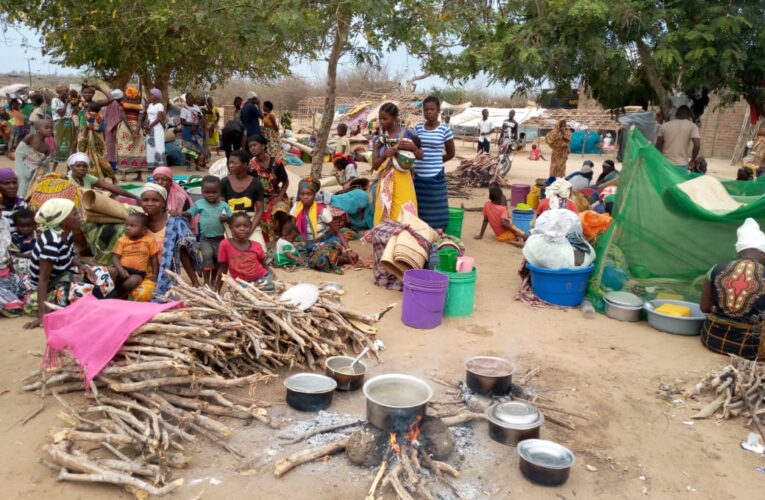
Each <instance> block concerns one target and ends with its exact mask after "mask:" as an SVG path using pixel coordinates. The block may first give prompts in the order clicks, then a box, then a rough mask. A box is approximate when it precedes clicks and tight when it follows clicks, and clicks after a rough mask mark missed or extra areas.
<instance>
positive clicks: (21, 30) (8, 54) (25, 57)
mask: <svg viewBox="0 0 765 500" xmlns="http://www.w3.org/2000/svg"><path fill="white" fill-rule="evenodd" d="M25 40H26V44H25ZM0 52H2V54H3V55H2V57H0V73H10V72H12V71H17V72H24V73H26V72H27V71H28V68H31V71H32V74H76V73H78V69H77V68H68V67H65V66H59V65H57V64H54V63H52V62H51V61H50V59H49V58H47V57H45V56H43V55H42V43H41V42H40V37H39V36H38V35H37V33H36V32H35V31H34V30H31V29H29V28H26V27H18V28H10V29H8V31H7V32H5V33H2V32H0ZM382 64H383V65H384V66H387V67H388V68H389V70H390V73H391V74H403V80H407V79H408V78H411V77H412V76H414V75H416V74H418V73H419V70H420V66H419V63H418V61H417V60H416V59H415V58H413V57H410V56H409V55H408V54H407V51H406V50H405V49H399V50H397V51H395V52H391V53H389V54H387V56H386V57H385V58H384V59H383V61H382ZM353 66H354V64H353V63H352V62H351V61H347V60H346V61H343V60H341V61H340V69H339V72H340V73H341V74H342V71H343V69H346V68H347V69H352V68H353ZM326 67H327V65H326V63H325V62H323V61H317V62H304V63H301V64H298V65H296V66H295V67H293V72H294V73H295V74H296V75H298V76H301V77H304V78H306V79H309V80H318V81H321V80H323V79H324V75H326ZM434 86H435V87H446V86H449V84H448V82H446V81H445V80H443V79H441V78H436V77H430V78H426V79H424V80H420V81H418V82H417V87H418V88H419V89H430V88H432V87H434ZM461 86H462V87H465V88H466V89H473V88H476V89H488V90H489V91H490V92H493V93H495V94H509V93H511V92H512V87H506V86H504V85H499V84H490V82H489V81H488V79H486V78H477V79H474V80H471V81H469V82H466V83H465V84H463V85H461Z"/></svg>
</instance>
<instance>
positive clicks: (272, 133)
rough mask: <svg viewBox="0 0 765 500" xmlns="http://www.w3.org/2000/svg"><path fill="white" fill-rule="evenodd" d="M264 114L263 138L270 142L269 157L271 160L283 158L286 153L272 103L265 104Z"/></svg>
mask: <svg viewBox="0 0 765 500" xmlns="http://www.w3.org/2000/svg"><path fill="white" fill-rule="evenodd" d="M263 113H264V114H263V136H265V138H266V139H267V140H268V155H269V156H270V157H271V158H281V157H282V156H284V152H283V151H282V146H281V143H280V142H279V122H278V121H277V119H276V113H274V104H273V103H272V102H271V101H266V102H264V103H263Z"/></svg>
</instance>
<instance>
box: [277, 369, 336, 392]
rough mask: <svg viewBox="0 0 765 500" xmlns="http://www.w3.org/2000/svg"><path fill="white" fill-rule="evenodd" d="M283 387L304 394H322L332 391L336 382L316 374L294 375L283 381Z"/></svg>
mask: <svg viewBox="0 0 765 500" xmlns="http://www.w3.org/2000/svg"><path fill="white" fill-rule="evenodd" d="M284 387H286V388H287V389H289V390H291V391H295V392H302V393H304V394H322V393H325V392H332V391H334V390H335V388H336V387H337V382H335V380H334V379H332V378H330V377H327V376H325V375H320V374H318V373H296V374H295V375H292V376H291V377H288V378H287V379H285V380H284Z"/></svg>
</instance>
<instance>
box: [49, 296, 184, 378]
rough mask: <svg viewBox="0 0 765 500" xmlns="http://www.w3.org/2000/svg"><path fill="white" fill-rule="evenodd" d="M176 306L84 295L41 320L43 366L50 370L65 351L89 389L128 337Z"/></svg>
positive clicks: (171, 303)
mask: <svg viewBox="0 0 765 500" xmlns="http://www.w3.org/2000/svg"><path fill="white" fill-rule="evenodd" d="M179 305H181V303H180V302H168V303H165V304H155V303H152V302H128V301H125V300H116V299H105V300H98V299H97V298H95V297H94V296H93V295H86V296H85V297H83V298H81V299H80V300H78V301H77V302H75V303H74V304H72V305H70V306H69V307H66V308H64V309H61V310H59V311H55V312H52V313H49V314H46V315H45V316H44V317H43V328H44V329H45V339H46V344H47V349H46V356H45V361H44V362H45V364H46V365H48V366H51V365H53V364H55V363H56V361H57V359H58V356H59V355H60V354H61V353H62V352H63V351H64V350H68V351H70V352H71V353H72V356H74V358H75V359H76V360H77V361H78V362H79V363H80V366H81V367H82V369H83V371H84V372H85V387H86V388H89V387H90V382H91V380H93V379H94V378H95V377H96V375H98V374H99V373H101V370H103V369H104V367H105V366H106V365H107V364H108V363H109V362H110V361H111V360H112V358H114V355H115V354H117V352H118V351H119V350H120V349H121V348H122V345H123V344H124V343H125V341H127V339H128V337H130V334H131V333H133V332H134V331H135V330H137V329H138V328H139V327H140V326H142V325H143V324H145V323H147V322H148V321H149V320H151V318H153V317H154V316H155V315H157V314H158V313H161V312H162V311H166V310H168V309H172V308H174V307H177V306H179Z"/></svg>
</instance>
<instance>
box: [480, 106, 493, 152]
mask: <svg viewBox="0 0 765 500" xmlns="http://www.w3.org/2000/svg"><path fill="white" fill-rule="evenodd" d="M481 117H482V118H481V120H479V121H478V134H479V135H478V152H479V153H480V152H481V151H485V152H486V153H488V152H489V147H490V144H491V134H492V132H493V131H494V124H493V123H492V122H491V120H489V110H488V109H484V110H483V111H481Z"/></svg>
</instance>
